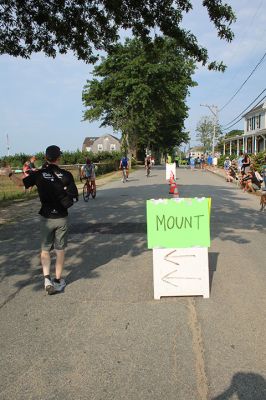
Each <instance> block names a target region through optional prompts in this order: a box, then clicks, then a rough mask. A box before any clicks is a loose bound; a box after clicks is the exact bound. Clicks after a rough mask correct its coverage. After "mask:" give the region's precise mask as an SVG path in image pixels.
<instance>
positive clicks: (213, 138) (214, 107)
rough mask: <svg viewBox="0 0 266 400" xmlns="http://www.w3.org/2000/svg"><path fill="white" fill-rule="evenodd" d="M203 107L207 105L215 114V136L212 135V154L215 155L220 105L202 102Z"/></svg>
mask: <svg viewBox="0 0 266 400" xmlns="http://www.w3.org/2000/svg"><path fill="white" fill-rule="evenodd" d="M200 106H201V107H207V108H208V109H209V110H210V111H211V113H212V114H213V115H214V124H213V136H212V154H213V155H214V147H215V138H216V126H217V125H218V111H219V110H218V107H217V106H214V105H213V104H212V105H211V106H209V105H208V104H200Z"/></svg>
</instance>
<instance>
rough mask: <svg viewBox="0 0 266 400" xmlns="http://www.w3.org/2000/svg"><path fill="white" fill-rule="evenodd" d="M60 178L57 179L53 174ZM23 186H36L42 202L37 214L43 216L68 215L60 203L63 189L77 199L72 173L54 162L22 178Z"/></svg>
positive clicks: (56, 216) (61, 216)
mask: <svg viewBox="0 0 266 400" xmlns="http://www.w3.org/2000/svg"><path fill="white" fill-rule="evenodd" d="M53 174H54V175H56V176H57V178H59V179H60V180H61V182H62V183H61V182H60V181H58V180H57V179H56V178H55V177H54V175H53ZM23 183H24V186H25V188H26V189H27V188H29V187H32V186H34V185H36V186H37V189H38V193H39V197H40V201H41V203H42V206H41V209H40V211H39V214H41V215H42V216H43V217H45V218H64V217H66V216H67V215H68V212H67V209H66V208H64V207H63V206H62V205H61V202H60V200H59V198H60V196H61V197H62V194H64V190H66V191H67V193H68V194H69V195H71V196H72V197H73V198H76V199H78V189H77V186H76V185H75V182H74V178H73V175H72V174H71V173H70V172H69V171H66V170H64V169H61V168H59V167H58V166H57V165H55V164H49V165H48V166H46V167H45V168H42V169H41V170H39V171H35V172H33V173H31V174H30V175H29V176H27V177H26V178H24V179H23Z"/></svg>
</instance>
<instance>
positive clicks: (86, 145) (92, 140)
mask: <svg viewBox="0 0 266 400" xmlns="http://www.w3.org/2000/svg"><path fill="white" fill-rule="evenodd" d="M120 149H121V143H120V140H119V139H117V138H116V137H115V136H113V135H104V136H100V137H86V138H85V140H84V142H83V145H82V151H91V152H92V153H99V152H100V151H109V152H111V151H120Z"/></svg>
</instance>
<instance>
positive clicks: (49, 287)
mask: <svg viewBox="0 0 266 400" xmlns="http://www.w3.org/2000/svg"><path fill="white" fill-rule="evenodd" d="M41 263H42V269H43V276H44V287H45V290H46V292H47V293H48V294H54V293H55V289H54V285H53V283H52V281H51V277H50V266H51V257H50V252H49V251H45V250H42V251H41Z"/></svg>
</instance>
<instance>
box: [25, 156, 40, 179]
mask: <svg viewBox="0 0 266 400" xmlns="http://www.w3.org/2000/svg"><path fill="white" fill-rule="evenodd" d="M35 161H36V157H35V156H32V157H31V158H30V159H29V160H28V161H26V162H25V163H24V165H23V168H22V170H23V174H24V178H26V176H29V174H31V173H32V172H34V171H36V170H37V168H36V167H35Z"/></svg>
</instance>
